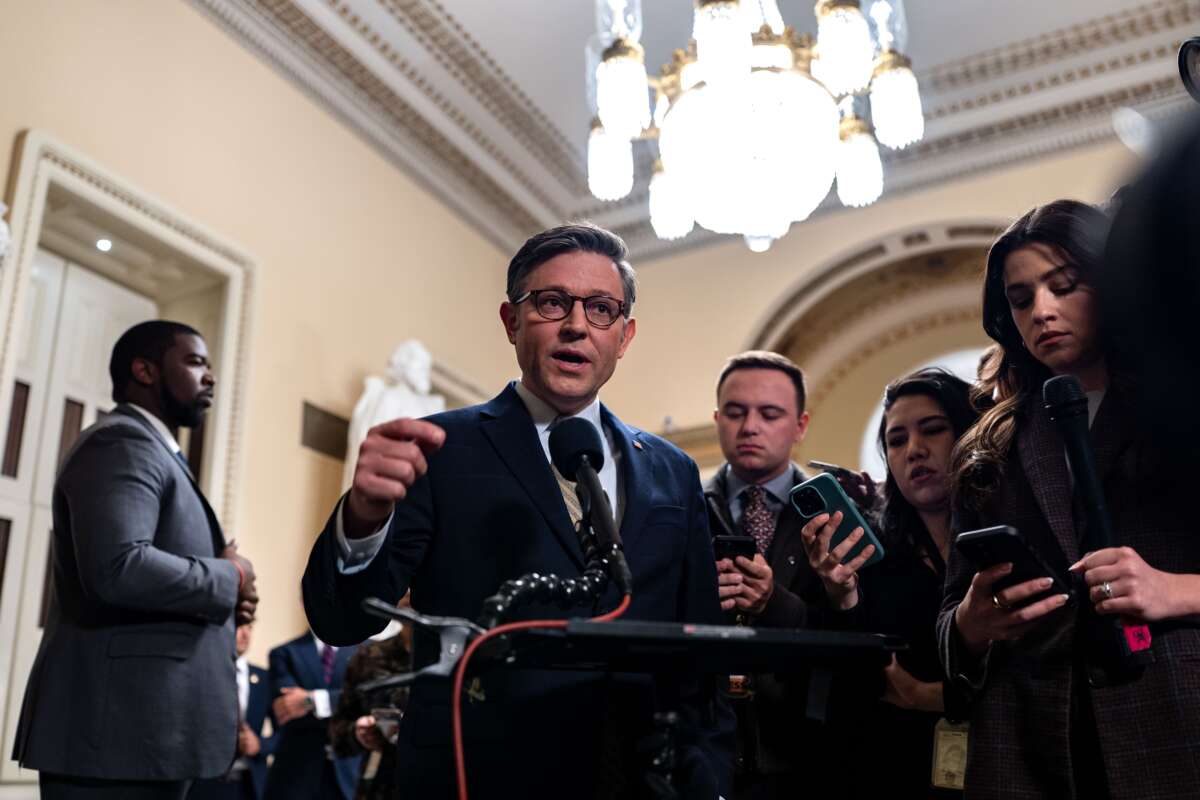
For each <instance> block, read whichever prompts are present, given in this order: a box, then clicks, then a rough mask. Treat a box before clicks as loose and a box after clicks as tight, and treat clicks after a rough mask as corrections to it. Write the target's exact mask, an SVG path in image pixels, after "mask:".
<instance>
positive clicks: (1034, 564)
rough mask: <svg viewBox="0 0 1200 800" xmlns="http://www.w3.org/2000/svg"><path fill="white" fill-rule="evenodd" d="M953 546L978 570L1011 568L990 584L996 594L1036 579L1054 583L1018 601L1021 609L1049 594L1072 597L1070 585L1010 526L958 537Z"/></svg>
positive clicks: (969, 532) (986, 529)
mask: <svg viewBox="0 0 1200 800" xmlns="http://www.w3.org/2000/svg"><path fill="white" fill-rule="evenodd" d="M954 546H955V547H957V548H958V552H960V553H962V554H963V555H964V556H966V558H967V559H968V560H969V561H970V562H971V563H972V564H974V565H975V566H976V567H977V568H978V569H987V568H988V567H992V566H995V565H996V564H1003V563H1011V564H1012V565H1013V569H1012V572H1010V573H1008V574H1007V575H1005V576H1004V577H1003V578H1001V579H1000V580H998V581H996V583H995V584H993V586H992V588H993V589H994V590H995V591H1000V590H1001V589H1007V588H1008V587H1009V586H1015V585H1017V584H1018V583H1024V582H1025V581H1031V580H1034V579H1035V578H1050V579H1051V580H1053V581H1054V583H1053V584H1052V585H1051V586H1050V588H1049V589H1047V590H1046V591H1044V592H1040V593H1038V594H1035V595H1033V596H1031V597H1029V598H1027V599H1025V600H1023V601H1021V603H1020V605H1023V606H1024V605H1029V604H1030V603H1036V602H1037V601H1038V600H1043V599H1045V598H1047V597H1049V596H1050V595H1052V594H1067V595H1069V594H1071V583H1070V581H1068V580H1066V579H1065V578H1064V577H1063V576H1062V575H1061V574H1060V573H1059V572H1058V571H1057V570H1055V569H1054V568H1052V567H1051V566H1050V564H1049V562H1047V561H1046V559H1045V558H1043V557H1042V554H1041V553H1039V552H1038V551H1037V549H1036V548H1034V546H1033V545H1031V544H1030V543H1029V542H1028V541H1026V539H1025V537H1024V536H1022V535H1021V533H1020V531H1018V530H1017V529H1016V528H1013V527H1011V526H1009V525H996V526H995V527H992V528H981V529H980V530H977V531H966V532H964V533H960V534H959V535H958V537H957V538H956V539H955V540H954Z"/></svg>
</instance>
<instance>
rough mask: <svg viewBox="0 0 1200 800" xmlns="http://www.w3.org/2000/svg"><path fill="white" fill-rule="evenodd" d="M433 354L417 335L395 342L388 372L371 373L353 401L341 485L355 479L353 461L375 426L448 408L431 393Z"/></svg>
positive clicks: (348, 485) (444, 401) (352, 481)
mask: <svg viewBox="0 0 1200 800" xmlns="http://www.w3.org/2000/svg"><path fill="white" fill-rule="evenodd" d="M432 373H433V356H432V355H430V353H429V350H428V349H426V347H425V345H423V344H421V343H420V342H419V341H417V340H416V339H407V340H405V341H403V342H401V343H400V344H399V345H397V346H396V349H395V350H393V351H392V356H391V358H389V359H388V368H387V375H385V376H384V377H380V376H378V375H368V376H367V378H366V380H364V381H363V393H362V396H361V397H359V398H358V402H357V403H356V404H355V405H354V415H353V416H352V417H351V418H350V428H349V431H348V433H347V438H346V466H345V468H344V470H343V474H342V489H343V491H344V490H347V489H349V488H350V485H351V484H352V483H354V464H355V462H356V460H357V457H358V448H359V446H360V445H361V444H362V442H363V439H365V438H367V431H369V430H370V429H371V428H372V426H375V425H378V424H379V423H381V422H387V421H388V420H390V419H398V418H399V417H414V418H415V417H426V416H429V415H430V414H436V413H438V412H439V411H445V410H446V399H445V398H444V397H442V396H441V395H437V394H430V389H431V388H432Z"/></svg>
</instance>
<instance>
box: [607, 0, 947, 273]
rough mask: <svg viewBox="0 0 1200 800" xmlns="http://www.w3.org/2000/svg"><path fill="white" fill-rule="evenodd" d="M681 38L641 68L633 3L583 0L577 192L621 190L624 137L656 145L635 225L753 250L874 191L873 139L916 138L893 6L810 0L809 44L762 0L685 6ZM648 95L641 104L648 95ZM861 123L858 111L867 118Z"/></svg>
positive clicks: (628, 149) (898, 9)
mask: <svg viewBox="0 0 1200 800" xmlns="http://www.w3.org/2000/svg"><path fill="white" fill-rule="evenodd" d="M694 2H695V12H694V17H693V22H692V39H691V41H690V42H688V45H687V47H686V48H685V49H681V50H676V51H675V53H674V55H673V56H672V58H671V61H670V63H668V64H666V65H664V66H663V67H662V70H661V74H660V75H659V76H658V77H656V78H648V77H647V75H646V65H645V52H644V51H643V49H642V46H641V44H640V43H639V41H640V39H641V34H642V9H641V0H596V26H597V30H598V33H597V34H596V36H594V37H592V39H591V40H590V41H589V42H588V46H587V49H586V52H587V56H588V64H587V75H588V84H587V86H588V100H589V104H590V105H591V107H592V108H593V109H594V111H595V119H594V120H593V122H592V129H591V134H590V135H589V137H588V188H589V189H590V191H591V192H592V194H593V195H594V196H595V197H597V198H598V199H600V200H619V199H620V198H622V197H625V196H626V195H628V194H629V192H630V191H631V190H632V189H633V182H634V161H633V142H634V140H638V139H656V140H657V142H658V154H659V157H658V160H657V161H656V162H655V164H654V173H653V175H652V176H651V179H650V223H651V225H652V226H653V228H654V232H655V234H656V235H657V236H658V237H659V238H660V239H678V238H680V237H683V236H686V235H687V234H688V233H690V232H691V231H692V229H693V227H694V226H695V225H697V224H698V225H700V226H701V227H703V228H707V229H708V230H710V231H714V232H716V233H722V234H736V235H741V236H743V237H745V240H746V243H747V245H748V246H749V247H750V249H751V250H754V251H755V252H762V251H764V250H766V249H767V248H768V247H770V246H771V243H772V242H773V241H775V240H776V239H778V238H780V237H782V236H784V235H785V234H787V232H788V229H789V228H790V227H791V224H792V223H793V222H800V221H802V220H804V219H807V218H808V216H809V215H810V214H811V213H812V212H813V211H814V210H815V209H816V208H817V206H819V205H820V204H821V202H822V201H823V200H824V199H825V197H826V195H828V194H829V189H830V187H831V186H833V184H834V182H835V181H836V183H837V195H838V198H839V199H840V200H841V202H842V203H843V204H844V205H848V206H865V205H869V204H871V203H873V202H875V200H877V199H878V198H879V196H880V194H882V192H883V165H882V163H881V161H880V157H879V145H880V144H882V145H884V146H885V147H889V148H893V149H900V148H904V147H907V146H908V145H910V144H912V143H913V142H916V141H918V140H919V139H921V137H922V136H924V133H925V119H924V116H923V115H922V112H921V97H920V93H919V91H918V86H917V79H916V76H915V75H914V74H913V71H912V64H911V62H910V61H909V60H908V58H907V57H906V56H905V55H904V54H903V51H904V49H905V47H906V44H907V38H908V36H907V26H906V22H905V15H904V8H903V0H871V1H869V2H868V3H866V5H868V9H867V13H866V14H864V13H863V11H862V8H861V6H862V5H864V4H862V3H860V2H859V0H818V2H817V3H816V7H815V14H816V18H817V38H816V40H815V41H814V40H813V38H812V37H811V36H810V35H808V34H797V33H796V32H795V31H794V30H793V29H792V28H790V27H785V26H784V24H783V18H782V16H781V15H780V13H779V8H778V5H777V3H776V0H694ZM651 91H653V94H654V102H653V113H651V103H650V92H651ZM868 120H869V121H868Z"/></svg>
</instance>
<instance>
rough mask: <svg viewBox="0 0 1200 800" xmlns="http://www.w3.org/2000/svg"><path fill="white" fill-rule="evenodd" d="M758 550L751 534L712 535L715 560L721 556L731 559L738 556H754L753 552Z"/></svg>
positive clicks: (718, 559) (751, 557) (721, 557)
mask: <svg viewBox="0 0 1200 800" xmlns="http://www.w3.org/2000/svg"><path fill="white" fill-rule="evenodd" d="M757 552H758V545H757V544H755V542H754V537H753V536H714V537H713V555H715V556H716V557H717V561H720V560H721V559H723V558H728V559H729V560H731V561H732V560H733V559H735V558H737V557H738V556H745V557H746V558H749V559H752V560H753V558H754V554H755V553H757Z"/></svg>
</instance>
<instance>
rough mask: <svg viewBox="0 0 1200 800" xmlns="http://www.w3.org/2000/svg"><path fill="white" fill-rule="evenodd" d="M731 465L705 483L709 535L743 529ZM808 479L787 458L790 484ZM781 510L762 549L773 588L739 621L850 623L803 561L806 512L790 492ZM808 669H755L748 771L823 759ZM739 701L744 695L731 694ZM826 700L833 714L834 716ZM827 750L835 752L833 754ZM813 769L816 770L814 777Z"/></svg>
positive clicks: (745, 757)
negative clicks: (810, 705) (731, 489)
mask: <svg viewBox="0 0 1200 800" xmlns="http://www.w3.org/2000/svg"><path fill="white" fill-rule="evenodd" d="M728 473H729V467H728V465H727V464H724V465H722V466H721V467H720V469H718V470H717V472H716V474H715V475H714V476H713V477H712V478H711V479H709V481H708V483H706V484H705V485H704V494H705V499H706V500H707V501H708V513H709V525H710V527H711V529H712V532H713V534H714V535H721V534H724V535H734V534H738V533H740V530H739V529H738V528H737V526H735V525H734V523H733V517H732V514H731V512H730V507H729V504H730V501H731V500H732V499H733V498H730V497H729V495H728ZM805 480H807V477H806V476H805V474H804V472H803V471H802V470H801V469H800V468H799V467H797V466H796V465H795V464H793V465H792V485H793V486H795V485H797V484H800V483H803V482H804V481H805ZM783 500H784V506H783V509H782V510H781V511H780V512H779V521H778V522H777V523H776V526H775V536H774V538H773V539H772V540H771V546H770V548H768V551H767V553H766V556H765V557H766V560H767V563H768V564H769V565H770V566H771V571H772V573H773V577H774V580H775V590H774V592H772V594H771V599H770V600H768V601H767V606H766V608H765V609H764V611H763V613H762V614H761V615H758V616H746V615H736V620H737V622H739V623H740V624H748V625H752V626H754V627H763V628H811V629H822V628H833V629H846V628H848V627H851V625H852V624H853V620H854V619H855V615H854V614H853V613H851V612H839V611H835V610H834V609H832V608H831V607H830V606H829V604H828V602H827V601H826V595H825V589H824V587H823V586H822V585H821V579H820V578H819V577H817V573H816V572H815V571H814V570H813V568H812V567H811V566H809V563H808V555H807V553H806V552H805V550H804V541H803V539H801V538H800V530H801V529H802V528H803V527H804V519H803V518H802V517H801V516H800V515H799V514H798V513H797V512H796V509H795V508H793V507H792V504H791V503H790V502H787V498H783ZM808 679H809V673H808V672H807V671H805V672H798V673H789V674H787V675H773V674H769V673H767V674H761V675H755V676H754V677H753V684H754V698H753V700H752V701H750V702H751V703H752V705H753V708H752V709H742V710H741V711H739V716H740V719H739V725H738V751H739V752H738V761H739V767H740V768H742V769H745V770H746V771H748V772H761V773H766V774H771V773H780V772H793V771H798V770H805V769H806V767H805V765H806V764H812V763H814V762H815V761H822V762H824V763H828V760H827V758H825V757H820V756H818V755H817V754H819V753H822V752H824V751H825V750H826V749H827V748H828V747H829V746H830V745H831V744H832V742H833V740H834V733H833V731H832V730H831V729H830V728H829V727H828V726H826V725H823V724H821V723H820V722H817V721H815V720H810V719H808V718H807V716H806V705H807V701H808ZM735 702H742V701H735ZM836 710H837V709H836V703H831V705H830V708H829V712H830V714H831V720H832V722H833V723H836V722H837V720H836V719H833V718H835V717H836V716H837V714H836V713H835V712H836ZM828 757H832V754H830V755H829V756H828ZM816 777H817V776H816V775H814V776H813V779H815V778H816Z"/></svg>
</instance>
